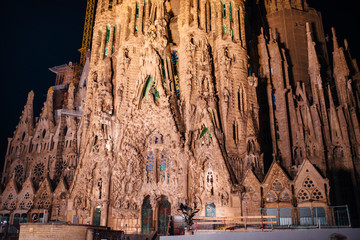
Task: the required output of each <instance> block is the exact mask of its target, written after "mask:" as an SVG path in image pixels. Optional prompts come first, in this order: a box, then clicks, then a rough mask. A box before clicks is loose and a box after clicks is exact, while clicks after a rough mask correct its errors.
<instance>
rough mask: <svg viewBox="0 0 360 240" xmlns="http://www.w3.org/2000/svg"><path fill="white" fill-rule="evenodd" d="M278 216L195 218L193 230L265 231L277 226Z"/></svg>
mask: <svg viewBox="0 0 360 240" xmlns="http://www.w3.org/2000/svg"><path fill="white" fill-rule="evenodd" d="M276 218H277V217H276V216H246V217H243V216H242V217H195V218H194V226H193V229H194V230H195V231H198V230H225V231H227V230H229V231H235V230H236V229H239V228H245V229H246V228H247V227H248V226H257V227H261V228H262V229H263V227H264V226H266V225H273V224H277V220H276Z"/></svg>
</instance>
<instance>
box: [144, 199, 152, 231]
mask: <svg viewBox="0 0 360 240" xmlns="http://www.w3.org/2000/svg"><path fill="white" fill-rule="evenodd" d="M152 224H153V210H152V208H151V204H150V196H147V197H145V199H144V202H143V205H142V209H141V233H150V232H151V229H152V227H153V226H152Z"/></svg>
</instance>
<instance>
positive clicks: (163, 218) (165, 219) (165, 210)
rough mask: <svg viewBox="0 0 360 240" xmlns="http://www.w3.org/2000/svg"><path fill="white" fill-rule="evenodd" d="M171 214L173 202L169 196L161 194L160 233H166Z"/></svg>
mask: <svg viewBox="0 0 360 240" xmlns="http://www.w3.org/2000/svg"><path fill="white" fill-rule="evenodd" d="M170 215H171V204H170V202H169V201H168V198H167V197H165V196H161V200H160V202H159V215H158V234H166V233H167V230H168V225H169V216H170Z"/></svg>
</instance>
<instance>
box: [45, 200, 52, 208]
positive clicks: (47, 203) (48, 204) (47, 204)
mask: <svg viewBox="0 0 360 240" xmlns="http://www.w3.org/2000/svg"><path fill="white" fill-rule="evenodd" d="M50 205H51V203H50V200H46V202H45V203H44V208H46V209H49V208H50Z"/></svg>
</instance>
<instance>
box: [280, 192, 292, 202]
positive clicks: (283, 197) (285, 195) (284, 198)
mask: <svg viewBox="0 0 360 240" xmlns="http://www.w3.org/2000/svg"><path fill="white" fill-rule="evenodd" d="M280 199H281V200H282V201H289V200H290V194H289V193H288V192H286V191H284V192H282V193H281V194H280Z"/></svg>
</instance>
